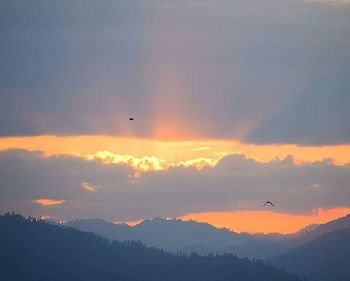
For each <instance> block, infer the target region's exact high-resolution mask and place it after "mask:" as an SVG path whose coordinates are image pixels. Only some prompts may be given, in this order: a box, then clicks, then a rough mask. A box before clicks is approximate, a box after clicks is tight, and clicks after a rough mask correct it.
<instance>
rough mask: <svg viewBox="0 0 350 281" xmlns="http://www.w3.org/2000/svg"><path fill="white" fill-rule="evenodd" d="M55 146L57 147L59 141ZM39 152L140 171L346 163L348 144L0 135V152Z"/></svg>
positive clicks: (347, 159)
mask: <svg viewBox="0 0 350 281" xmlns="http://www.w3.org/2000/svg"><path fill="white" fill-rule="evenodd" d="M58 144H59V145H58ZM10 148H22V149H27V150H31V151H33V150H41V151H43V152H44V153H45V154H46V155H47V156H50V155H56V154H57V155H58V154H68V155H75V156H79V157H83V158H85V159H90V160H91V159H99V160H101V161H103V162H104V163H106V164H108V163H120V164H126V165H129V166H131V167H133V168H135V169H137V170H141V171H158V170H164V169H166V168H168V167H171V166H185V167H190V166H191V167H197V168H199V169H200V168H203V167H213V166H215V165H216V163H217V162H218V161H219V160H220V159H221V158H222V157H223V156H225V155H229V154H235V153H240V154H244V155H246V156H247V157H248V158H252V159H255V160H256V161H258V162H262V163H266V162H270V161H273V160H275V159H276V158H278V159H284V158H285V157H287V156H288V155H291V156H293V158H294V161H295V163H296V164H303V163H310V162H315V161H322V160H324V159H331V160H332V161H333V162H334V163H335V164H336V165H344V164H347V163H350V144H348V145H334V146H321V147H319V146H298V145H254V144H246V143H242V142H239V141H237V140H190V141H160V140H157V139H144V138H126V137H113V136H72V137H57V136H36V137H8V138H0V150H5V149H10Z"/></svg>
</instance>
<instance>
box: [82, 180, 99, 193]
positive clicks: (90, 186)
mask: <svg viewBox="0 0 350 281" xmlns="http://www.w3.org/2000/svg"><path fill="white" fill-rule="evenodd" d="M80 186H81V187H82V188H83V189H85V190H86V191H88V192H96V191H97V189H98V188H99V186H98V185H96V184H93V183H89V182H82V183H81V185H80Z"/></svg>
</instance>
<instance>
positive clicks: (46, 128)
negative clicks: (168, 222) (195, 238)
mask: <svg viewBox="0 0 350 281" xmlns="http://www.w3.org/2000/svg"><path fill="white" fill-rule="evenodd" d="M349 30H350V3H348V2H347V1H340V0H339V1H338V0H329V1H327V0H324V1H317V0H316V1H309V0H300V1H299V0H279V1H277V0H266V1H261V0H246V1H242V0H230V1H228V0H217V1H211V0H189V1H183V0H149V1H141V0H127V1H126V0H113V1H112V0H101V1H96V0H70V1H68V0H60V1H58V0H51V1H44V0H33V1H30V2H28V1H25V0H4V1H1V3H0V61H1V64H0V212H6V211H12V210H13V211H16V212H19V213H22V214H25V215H35V216H39V215H41V216H50V217H54V218H58V219H61V220H69V219H73V218H97V217H98V218H103V219H106V220H109V221H119V222H130V223H133V222H136V221H140V220H142V219H146V218H152V217H176V218H182V219H184V220H188V219H193V220H197V221H204V222H209V223H211V224H213V225H216V226H218V227H227V228H229V229H232V230H235V231H247V232H254V233H256V232H281V233H291V232H294V231H297V230H298V229H300V228H302V227H304V226H306V225H308V224H311V223H322V222H326V221H328V220H331V219H335V218H337V217H340V216H343V215H346V214H348V213H350V186H349V185H350V111H349V108H350V51H349V50H350V32H349ZM130 117H133V118H134V120H133V121H130V120H129V118H130ZM266 200H270V201H272V202H274V203H275V205H276V207H274V208H273V207H270V206H268V207H264V208H263V207H262V205H263V204H264V202H265V201H266ZM262 222H263V223H262Z"/></svg>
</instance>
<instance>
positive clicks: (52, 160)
mask: <svg viewBox="0 0 350 281" xmlns="http://www.w3.org/2000/svg"><path fill="white" fill-rule="evenodd" d="M349 172H350V166H349V165H345V166H335V165H333V164H332V163H331V162H329V161H323V162H316V163H313V164H305V165H302V166H296V165H294V164H293V161H292V158H286V159H284V160H281V161H274V162H270V163H267V164H262V163H258V162H255V161H254V160H250V159H246V158H245V157H244V156H240V155H232V156H227V157H225V158H223V159H222V160H221V161H220V162H219V164H218V165H217V166H216V167H215V168H207V169H203V170H200V171H198V170H196V169H193V168H172V169H170V170H168V171H164V172H149V173H144V174H143V175H142V176H141V178H140V179H139V180H138V181H135V179H133V178H132V177H131V176H132V175H133V171H132V170H131V169H130V168H129V167H126V166H121V165H104V164H102V163H100V162H98V161H85V160H83V159H79V158H74V157H68V156H53V157H48V158H47V157H44V156H43V155H42V154H41V153H40V152H29V151H25V150H9V151H3V152H1V153H0V178H1V183H0V198H1V199H0V212H5V211H9V210H15V211H17V212H20V213H24V214H31V215H52V216H55V217H61V218H62V217H63V218H66V219H71V218H91V217H101V218H105V219H109V220H121V221H123V220H134V219H139V218H147V217H157V216H162V217H173V216H180V215H182V214H184V213H192V212H202V211H230V210H241V209H248V210H261V204H262V202H264V201H265V200H267V199H268V200H271V201H274V202H275V203H276V204H277V207H276V209H274V210H275V211H278V212H291V213H299V214H300V213H304V214H305V213H310V212H312V210H313V209H316V208H333V207H339V206H349V205H350V201H349V198H350V193H349V182H350V173H349ZM82 182H89V183H91V184H94V185H98V190H97V191H96V192H89V191H87V190H85V189H84V188H82V187H81V183H82ZM37 198H51V199H56V200H66V201H65V203H63V204H61V205H55V206H39V205H38V204H36V203H35V202H33V200H35V199H37Z"/></svg>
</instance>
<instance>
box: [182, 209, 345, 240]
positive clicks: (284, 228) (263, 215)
mask: <svg viewBox="0 0 350 281" xmlns="http://www.w3.org/2000/svg"><path fill="white" fill-rule="evenodd" d="M349 213H350V208H336V209H330V210H325V209H319V210H316V211H315V212H313V213H312V214H310V215H307V214H306V215H295V214H287V213H278V212H272V211H235V212H206V213H198V214H188V215H185V216H182V217H181V219H183V220H194V221H198V222H205V223H209V224H212V225H214V226H216V227H219V228H222V227H224V228H228V229H230V230H233V231H235V232H249V233H274V232H276V233H283V234H289V233H294V232H297V231H299V230H300V229H302V228H304V227H306V226H308V225H311V224H322V223H326V222H328V221H331V220H334V219H337V218H339V217H342V216H345V215H347V214H349Z"/></svg>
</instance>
